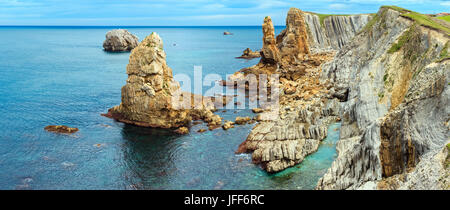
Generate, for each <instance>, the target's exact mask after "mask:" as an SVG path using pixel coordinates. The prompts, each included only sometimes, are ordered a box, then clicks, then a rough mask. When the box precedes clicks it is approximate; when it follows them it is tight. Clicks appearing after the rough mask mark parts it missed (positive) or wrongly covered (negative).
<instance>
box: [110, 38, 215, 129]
mask: <svg viewBox="0 0 450 210" xmlns="http://www.w3.org/2000/svg"><path fill="white" fill-rule="evenodd" d="M127 74H128V79H127V83H126V85H125V86H123V87H122V102H121V103H120V105H118V106H115V107H113V108H111V109H109V110H108V114H106V115H105V116H107V117H111V118H114V119H116V120H118V121H121V122H125V123H129V124H134V125H138V126H145V127H157V128H178V127H186V126H188V125H189V124H190V122H191V120H192V119H194V120H204V121H206V122H207V123H208V125H215V124H218V126H220V124H221V118H220V117H219V116H217V115H215V114H213V113H212V112H211V110H213V109H214V104H212V103H207V101H206V100H203V99H204V98H203V97H202V96H195V95H194V94H191V93H185V92H184V93H181V90H180V85H179V83H178V82H177V81H175V80H174V79H173V75H172V69H171V68H170V67H169V66H167V64H166V54H165V52H164V50H163V42H162V40H161V38H160V37H159V36H158V35H157V34H156V33H152V34H151V35H149V36H147V37H146V38H145V39H144V40H143V41H142V42H141V43H140V44H139V45H138V46H137V47H136V48H135V49H134V50H133V51H132V52H131V55H130V62H129V64H128V65H127ZM180 93H181V96H183V97H179V99H183V98H184V97H188V98H191V100H190V101H189V100H186V101H184V100H175V98H174V97H173V96H175V95H176V94H178V95H179V94H180ZM185 103H190V104H187V105H186V104H185ZM194 105H195V106H194ZM180 131H182V130H180ZM184 131H185V129H184ZM183 133H184V132H183Z"/></svg>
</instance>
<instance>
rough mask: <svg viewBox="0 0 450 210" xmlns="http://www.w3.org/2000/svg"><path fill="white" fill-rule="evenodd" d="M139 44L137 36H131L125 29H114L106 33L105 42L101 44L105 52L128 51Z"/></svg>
mask: <svg viewBox="0 0 450 210" xmlns="http://www.w3.org/2000/svg"><path fill="white" fill-rule="evenodd" d="M138 44H139V39H138V37H137V36H135V35H133V34H131V33H130V32H128V30H126V29H116V30H112V31H108V33H106V40H105V41H104V42H103V48H104V49H105V51H130V50H132V49H134V48H135V47H136V46H138Z"/></svg>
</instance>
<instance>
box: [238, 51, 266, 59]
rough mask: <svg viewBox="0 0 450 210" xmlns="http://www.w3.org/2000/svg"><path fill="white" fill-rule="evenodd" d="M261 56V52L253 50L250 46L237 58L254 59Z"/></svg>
mask: <svg viewBox="0 0 450 210" xmlns="http://www.w3.org/2000/svg"><path fill="white" fill-rule="evenodd" d="M259 57H261V53H260V52H259V51H258V50H257V51H252V50H251V49H250V48H247V49H245V50H244V52H242V55H241V56H239V57H236V58H242V59H253V58H259Z"/></svg>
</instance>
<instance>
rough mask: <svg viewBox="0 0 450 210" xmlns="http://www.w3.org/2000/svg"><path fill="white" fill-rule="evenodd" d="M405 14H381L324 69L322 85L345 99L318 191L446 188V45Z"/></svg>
mask: <svg viewBox="0 0 450 210" xmlns="http://www.w3.org/2000/svg"><path fill="white" fill-rule="evenodd" d="M404 12H406V10H404V11H399V10H397V9H395V8H389V7H382V8H381V9H380V10H379V12H378V13H377V15H376V17H374V20H373V21H372V22H371V23H370V24H367V27H365V28H364V29H363V30H362V31H361V32H360V33H359V34H358V35H357V36H356V37H354V38H353V39H352V41H351V42H349V43H348V44H347V45H345V46H344V47H343V48H342V49H341V50H340V51H339V52H338V54H337V55H336V58H335V59H334V60H333V61H332V62H331V63H329V64H328V65H327V66H326V67H324V71H323V74H322V79H323V80H327V81H329V82H330V83H333V84H334V87H333V88H335V89H336V90H337V91H342V90H344V92H347V95H348V96H347V99H345V100H344V102H342V105H341V106H342V108H341V109H342V114H341V118H342V127H341V133H340V140H339V142H338V145H337V151H338V157H337V159H336V160H335V161H334V162H333V164H332V166H331V168H330V169H329V170H328V171H327V172H326V174H325V175H324V176H323V177H322V178H321V179H320V180H319V182H318V185H317V189H377V188H378V189H448V187H449V186H448V177H447V178H445V176H446V175H445V174H447V175H448V169H445V167H443V164H442V157H441V156H444V155H439V154H440V151H441V150H442V148H443V147H445V145H446V143H448V141H449V129H450V127H449V116H450V108H449V93H450V90H449V88H448V84H449V77H450V74H449V73H450V71H449V70H450V62H449V60H448V59H445V57H444V59H440V57H442V55H446V54H448V48H447V47H446V46H447V44H448V43H449V37H448V35H446V34H445V33H442V32H440V31H438V30H435V29H433V28H430V27H423V26H421V25H419V24H418V23H417V22H416V21H414V20H411V19H409V18H405V17H404V16H403V15H402V13H404ZM444 159H445V158H444ZM425 169H426V170H429V171H424V170H425ZM445 180H447V181H445Z"/></svg>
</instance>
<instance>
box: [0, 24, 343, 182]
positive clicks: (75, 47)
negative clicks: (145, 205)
mask: <svg viewBox="0 0 450 210" xmlns="http://www.w3.org/2000/svg"><path fill="white" fill-rule="evenodd" d="M118 28H121V29H127V30H128V31H130V32H131V33H133V34H135V35H137V36H138V37H139V39H140V40H142V39H144V38H145V37H146V36H148V35H150V34H151V33H152V32H156V33H158V34H159V35H160V37H161V38H162V40H163V42H164V50H165V52H166V54H167V64H168V65H169V66H170V67H171V68H172V70H173V73H174V74H186V75H189V76H192V77H193V72H194V66H201V67H202V70H203V76H205V75H207V74H210V73H214V74H218V75H221V76H222V77H223V79H225V78H226V75H229V74H232V73H234V72H236V71H238V70H240V69H242V68H245V67H249V66H252V65H255V64H256V63H258V60H259V59H253V60H244V59H236V58H235V57H238V56H240V55H241V54H242V51H243V50H244V49H245V48H250V49H252V50H258V49H260V48H261V47H262V30H261V26H241V27H238V26H223V27H126V26H122V27H106V26H105V27H102V26H95V27H94V26H92V27H81V26H77V27H75V26H2V27H0V46H1V47H0V189H19V190H21V189H23V190H30V189H130V190H135V189H138V190H139V189H162V190H165V189H173V190H181V189H206V190H208V189H241V190H267V189H269V190H271V189H274V190H275V189H314V187H315V186H316V184H317V181H318V180H319V178H320V177H322V176H323V174H324V173H325V172H326V171H327V169H328V168H329V167H330V166H331V163H332V162H333V160H334V159H335V158H336V141H337V140H338V139H339V128H340V125H339V124H333V125H331V126H330V127H329V130H328V137H327V138H326V139H325V140H323V142H322V143H321V145H320V147H319V150H318V151H317V152H316V153H314V154H312V155H310V156H308V157H307V158H306V159H305V160H304V161H303V162H302V163H300V164H298V165H296V166H294V167H291V168H289V169H287V170H284V171H282V172H280V173H275V174H269V173H267V172H265V171H264V170H262V169H261V168H260V167H259V166H258V165H254V164H253V163H252V162H251V154H235V151H236V149H237V148H238V146H239V144H241V143H242V142H243V141H244V140H245V139H246V138H247V136H248V134H249V133H250V131H251V129H252V128H253V126H255V124H247V125H236V126H235V128H233V129H230V130H226V131H225V130H222V129H220V128H219V129H216V130H213V131H207V132H204V133H199V132H197V130H199V129H201V128H206V129H207V127H206V125H205V124H198V125H193V126H192V127H191V128H190V133H189V134H188V135H176V134H173V132H170V131H167V130H161V129H152V128H143V127H137V126H133V125H127V124H124V123H120V122H116V121H114V120H112V119H109V118H105V117H103V116H101V114H102V113H106V112H107V110H108V109H109V108H111V107H113V106H115V105H118V104H119V103H120V101H121V87H122V86H123V85H125V81H126V79H127V75H126V73H125V72H126V65H127V64H128V59H129V55H130V53H129V52H121V53H110V52H105V51H104V50H103V47H102V43H103V41H104V39H105V34H106V33H107V32H108V31H109V30H112V29H118ZM283 29H284V27H283V26H277V27H275V32H276V33H277V34H278V33H279V32H280V31H281V30H283ZM224 31H229V32H231V33H233V35H228V36H224V35H223V32H224ZM217 114H219V115H221V116H222V117H223V118H224V119H226V120H234V119H235V117H236V116H251V117H252V116H253V113H252V112H251V110H249V109H223V110H222V109H221V110H218V111H217ZM47 125H67V126H70V127H77V128H79V132H77V133H75V134H70V135H67V134H55V133H50V132H47V131H45V130H44V127H45V126H47Z"/></svg>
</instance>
